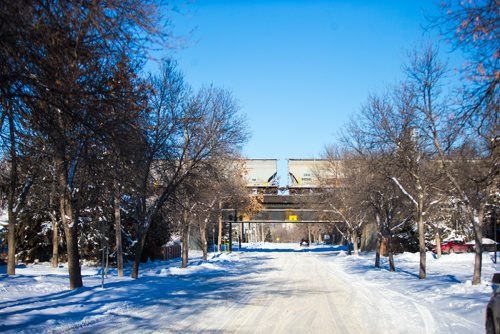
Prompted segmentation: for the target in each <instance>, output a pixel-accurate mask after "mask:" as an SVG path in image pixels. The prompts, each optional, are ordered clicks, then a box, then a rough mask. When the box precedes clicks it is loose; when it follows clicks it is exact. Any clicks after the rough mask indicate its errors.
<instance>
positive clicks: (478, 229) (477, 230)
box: [469, 208, 483, 285]
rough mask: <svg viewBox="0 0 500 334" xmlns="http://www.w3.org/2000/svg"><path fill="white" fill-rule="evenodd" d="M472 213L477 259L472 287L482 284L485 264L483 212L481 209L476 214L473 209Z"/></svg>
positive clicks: (475, 260) (475, 258) (475, 259)
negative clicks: (482, 269) (482, 272)
mask: <svg viewBox="0 0 500 334" xmlns="http://www.w3.org/2000/svg"><path fill="white" fill-rule="evenodd" d="M469 210H470V211H471V218H472V223H473V225H472V226H473V227H474V240H475V243H476V244H475V247H474V250H475V253H476V254H475V257H474V274H473V277H472V285H478V284H481V268H482V264H483V231H482V222H483V210H482V209H481V208H480V209H479V211H478V212H477V213H476V212H474V210H472V208H470V209H469Z"/></svg>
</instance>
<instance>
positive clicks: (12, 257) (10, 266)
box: [4, 110, 18, 275]
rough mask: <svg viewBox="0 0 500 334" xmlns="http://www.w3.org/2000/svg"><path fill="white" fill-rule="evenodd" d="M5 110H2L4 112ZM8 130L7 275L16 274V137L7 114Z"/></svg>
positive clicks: (10, 115)
mask: <svg viewBox="0 0 500 334" xmlns="http://www.w3.org/2000/svg"><path fill="white" fill-rule="evenodd" d="M5 111H6V110H4V112H5ZM8 119H9V130H10V160H11V166H10V182H9V197H8V204H7V206H8V207H7V212H8V215H9V218H8V219H9V231H8V234H7V238H8V241H7V247H8V249H7V275H15V274H16V220H17V213H18V212H17V211H16V208H15V203H16V188H17V180H18V175H17V152H16V135H15V127H14V120H13V117H12V114H8Z"/></svg>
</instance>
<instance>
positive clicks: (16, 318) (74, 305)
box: [0, 256, 273, 332]
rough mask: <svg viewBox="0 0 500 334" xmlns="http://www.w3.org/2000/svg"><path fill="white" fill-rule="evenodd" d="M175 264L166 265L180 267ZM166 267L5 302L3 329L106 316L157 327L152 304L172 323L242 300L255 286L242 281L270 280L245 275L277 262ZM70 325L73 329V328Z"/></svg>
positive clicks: (96, 323)
mask: <svg viewBox="0 0 500 334" xmlns="http://www.w3.org/2000/svg"><path fill="white" fill-rule="evenodd" d="M268 259H269V258H266V257H264V258H263V257H260V256H256V257H251V258H250V259H249V261H251V262H255V263H260V264H262V265H263V264H265V262H266V261H267V260H268ZM200 263H207V262H200V261H195V262H193V263H190V267H196V265H197V264H198V265H199V264H200ZM208 263H209V262H208ZM175 264H176V263H170V264H169V265H167V266H161V267H163V268H175V267H176V266H175ZM161 267H160V266H158V268H154V269H153V270H151V268H146V269H142V272H143V274H142V276H140V277H139V278H138V279H136V280H132V279H127V278H124V279H120V280H118V279H117V280H113V281H108V282H106V283H105V288H104V289H101V285H100V284H96V285H94V286H86V287H83V288H79V289H76V290H65V291H60V292H55V293H48V294H45V295H39V296H33V297H26V298H21V299H18V300H17V301H10V302H1V303H0V317H1V318H2V319H6V320H7V319H8V321H3V323H2V324H0V332H5V331H15V330H26V329H29V330H30V331H31V330H33V331H37V328H38V329H40V328H42V329H43V328H46V327H52V326H54V325H57V326H61V325H64V324H65V323H67V324H68V326H70V327H71V326H75V322H76V323H77V325H78V323H79V326H84V325H85V326H86V325H89V324H90V325H92V326H99V321H105V322H106V323H105V324H106V328H113V327H110V322H111V323H115V324H116V325H117V326H118V327H115V329H118V328H120V324H123V322H125V321H126V322H127V326H128V329H131V328H130V327H131V326H132V327H133V330H139V331H140V330H147V331H151V330H154V329H155V324H154V323H151V319H150V316H151V314H147V310H148V309H152V310H158V308H157V307H158V306H160V310H161V311H162V314H156V315H155V320H158V319H164V321H163V322H162V321H158V322H157V323H158V324H163V325H164V324H168V323H169V315H171V314H172V315H175V318H176V319H183V318H185V317H188V316H191V315H193V314H194V315H196V314H199V313H200V312H203V311H206V310H208V309H209V308H210V307H213V306H214V305H218V304H220V303H227V302H232V303H241V302H243V299H245V300H246V299H248V298H251V295H252V290H251V289H247V290H246V291H245V290H244V289H243V288H242V287H245V286H246V287H250V286H254V285H256V284H260V285H262V284H265V283H264V282H261V281H259V279H258V277H257V278H255V277H253V278H246V277H245V276H246V275H249V274H252V273H255V272H263V271H268V270H273V268H272V267H265V266H258V268H257V271H256V270H255V268H254V267H253V265H251V266H249V265H248V261H246V262H245V263H240V262H232V263H224V265H222V266H221V267H220V269H209V270H200V271H196V272H194V273H189V272H187V273H182V274H179V275H175V274H174V275H169V276H158V275H159V274H161V270H160V269H161ZM155 270H160V271H159V272H155ZM151 272H153V273H154V274H153V276H148V274H151ZM20 277H22V276H20ZM93 278H94V280H93V283H94V284H95V283H96V282H97V281H98V279H97V277H96V276H93ZM114 279H116V277H114ZM84 281H85V280H84ZM242 296H244V297H245V298H242ZM129 309H130V310H134V312H130V310H129ZM135 310H137V311H135ZM143 312H145V313H143ZM99 319H101V320H99ZM130 319H132V320H133V321H132V322H131V321H130ZM85 328H87V327H85ZM69 330H70V331H71V328H69Z"/></svg>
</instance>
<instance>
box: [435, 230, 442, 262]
mask: <svg viewBox="0 0 500 334" xmlns="http://www.w3.org/2000/svg"><path fill="white" fill-rule="evenodd" d="M442 254H443V253H442V251H441V235H440V234H439V230H437V229H436V256H437V258H438V259H439V258H440V257H441V255H442Z"/></svg>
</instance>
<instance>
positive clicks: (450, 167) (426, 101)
mask: <svg viewBox="0 0 500 334" xmlns="http://www.w3.org/2000/svg"><path fill="white" fill-rule="evenodd" d="M406 72H407V73H408V76H409V80H410V82H411V84H412V85H413V87H414V89H415V91H416V96H417V103H416V108H417V110H418V112H419V113H421V114H422V118H423V119H424V120H425V127H422V132H425V134H426V136H427V137H428V138H430V139H431V140H432V142H433V145H434V147H435V149H436V151H437V155H438V157H439V161H440V166H439V167H440V168H441V169H442V170H443V173H444V174H445V175H446V178H447V179H448V181H449V182H450V185H449V187H450V189H453V190H452V191H450V193H451V194H454V195H455V196H457V197H458V198H460V200H461V202H462V203H463V205H464V208H465V211H466V212H467V215H468V219H469V222H470V225H471V226H472V227H473V231H474V240H475V243H476V246H475V251H476V257H475V265H474V275H473V281H472V282H473V284H479V283H480V282H481V266H482V264H481V262H482V249H481V244H482V230H483V226H482V224H483V216H484V207H485V205H486V202H487V201H488V198H489V191H488V189H489V188H490V185H492V184H493V182H494V179H495V177H496V176H495V175H496V171H497V170H498V161H499V157H498V155H497V154H495V152H494V147H495V146H496V145H497V144H496V141H497V140H496V139H491V138H495V137H494V136H495V135H494V132H495V128H496V127H498V123H497V122H494V123H496V125H493V124H494V123H488V124H490V126H493V128H490V127H486V128H487V129H488V132H489V133H490V136H493V137H489V138H487V140H486V142H485V141H484V139H485V138H483V137H482V136H480V135H479V134H481V133H483V134H484V133H485V132H484V130H479V129H478V128H475V127H472V128H471V127H469V126H467V127H464V124H463V123H461V122H456V120H451V121H450V119H451V116H452V115H454V112H455V110H454V109H452V108H451V106H448V105H447V104H445V103H444V102H443V99H442V97H441V95H440V91H439V89H440V85H441V84H442V82H443V79H444V78H443V76H444V75H445V67H444V65H443V64H442V63H441V62H440V61H439V57H438V51H437V49H436V48H434V47H432V46H428V47H427V48H426V49H424V50H423V51H422V52H421V53H417V52H414V53H413V56H412V58H411V62H410V64H409V65H408V66H407V67H406ZM463 143H467V145H466V146H468V147H474V149H473V151H475V154H474V155H472V156H471V155H470V153H472V152H471V150H456V148H457V145H458V146H459V147H460V146H462V147H463V146H464V144H463ZM473 145H474V146H473ZM452 152H456V153H459V154H453V155H452ZM464 154H465V155H464ZM467 160H468V161H467Z"/></svg>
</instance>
